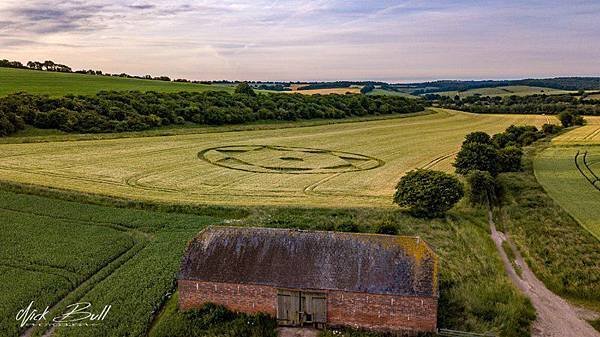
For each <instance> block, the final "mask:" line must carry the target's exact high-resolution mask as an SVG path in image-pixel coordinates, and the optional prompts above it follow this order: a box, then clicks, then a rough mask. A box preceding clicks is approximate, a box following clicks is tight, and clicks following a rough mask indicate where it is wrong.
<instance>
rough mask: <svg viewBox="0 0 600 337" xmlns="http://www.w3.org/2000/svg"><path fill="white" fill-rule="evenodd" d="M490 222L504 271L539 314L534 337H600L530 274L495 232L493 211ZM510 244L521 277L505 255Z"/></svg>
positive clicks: (514, 250) (510, 243)
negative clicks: (505, 249)
mask: <svg viewBox="0 0 600 337" xmlns="http://www.w3.org/2000/svg"><path fill="white" fill-rule="evenodd" d="M488 221H489V226H490V232H491V238H492V240H493V241H494V244H495V245H496V250H497V251H498V254H499V255H500V258H501V259H502V262H503V264H504V269H505V270H506V273H507V274H508V276H509V277H510V279H511V280H512V282H513V283H514V284H515V286H517V288H519V289H520V290H521V291H522V292H523V294H525V295H526V296H527V297H529V298H530V299H531V302H532V304H533V306H534V307H535V309H536V312H537V319H536V321H535V322H534V324H533V333H532V336H533V337H600V333H599V332H598V331H596V330H595V329H594V328H593V327H592V326H591V325H590V324H588V323H587V322H586V321H585V320H583V319H582V318H580V315H581V313H582V312H581V310H578V309H576V308H574V307H573V306H571V305H570V304H569V303H567V302H566V301H565V300H564V299H562V298H561V297H560V296H557V295H556V294H554V293H553V292H551V291H550V290H549V289H548V288H546V286H545V285H544V283H543V282H542V281H540V280H539V279H538V278H537V277H536V276H535V274H534V273H533V272H532V271H531V269H530V268H529V266H528V265H527V263H526V262H525V261H524V260H523V257H522V256H521V254H520V252H519V251H518V250H517V248H516V247H515V245H514V244H513V243H512V242H511V241H510V240H509V239H508V238H507V236H506V235H505V234H504V233H502V232H498V231H497V230H496V225H495V223H494V219H493V215H492V211H491V210H489V211H488ZM504 241H507V242H508V243H509V245H510V247H511V250H512V251H513V253H514V255H515V261H514V262H515V264H516V265H518V266H519V267H520V268H521V271H522V272H521V276H519V275H518V274H517V272H516V271H515V269H514V267H513V265H512V263H511V261H510V259H509V258H508V256H507V255H506V252H505V251H504V248H503V247H502V243H503V242H504Z"/></svg>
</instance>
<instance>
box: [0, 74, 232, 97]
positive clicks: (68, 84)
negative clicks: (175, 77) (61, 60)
mask: <svg viewBox="0 0 600 337" xmlns="http://www.w3.org/2000/svg"><path fill="white" fill-rule="evenodd" d="M102 90H118V91H124V90H139V91H157V92H179V91H208V90H224V91H233V86H224V85H215V84H196V83H185V82H169V81H157V80H144V79H135V78H123V77H113V76H99V75H85V74H77V73H61V72H51V71H37V70H27V69H15V68H0V96H5V95H8V94H12V93H16V92H20V91H24V92H28V93H35V94H48V95H50V96H64V95H69V94H73V95H94V94H96V93H97V92H99V91H102Z"/></svg>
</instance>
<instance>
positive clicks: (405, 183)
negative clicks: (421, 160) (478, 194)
mask: <svg viewBox="0 0 600 337" xmlns="http://www.w3.org/2000/svg"><path fill="white" fill-rule="evenodd" d="M463 195H464V189H463V184H462V183H461V182H460V181H459V180H458V179H457V178H456V177H454V176H452V175H450V174H447V173H444V172H440V171H433V170H423V169H419V170H414V171H410V172H408V173H407V174H406V175H405V176H404V177H402V179H400V182H398V185H397V186H396V193H395V194H394V202H395V203H396V204H398V205H400V206H405V207H409V208H410V210H411V211H412V212H413V213H414V214H416V215H418V216H427V217H434V216H440V215H442V214H443V213H444V212H446V211H447V210H449V209H450V208H452V206H454V205H455V204H456V203H457V202H458V201H459V200H460V199H461V198H462V197H463Z"/></svg>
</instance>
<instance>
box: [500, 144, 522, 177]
mask: <svg viewBox="0 0 600 337" xmlns="http://www.w3.org/2000/svg"><path fill="white" fill-rule="evenodd" d="M522 157H523V151H521V149H520V148H518V147H516V146H508V147H505V148H503V149H500V150H498V172H518V171H521V169H522V168H523V165H522V164H521V158H522Z"/></svg>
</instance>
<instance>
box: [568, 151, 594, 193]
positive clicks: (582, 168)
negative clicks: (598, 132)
mask: <svg viewBox="0 0 600 337" xmlns="http://www.w3.org/2000/svg"><path fill="white" fill-rule="evenodd" d="M587 155H588V152H587V151H586V152H584V153H583V155H581V152H580V151H579V150H578V151H577V153H576V154H575V158H574V159H575V166H576V167H577V170H578V171H579V173H580V174H581V175H582V176H583V177H584V178H585V179H586V180H587V181H588V182H589V183H590V184H591V185H592V186H593V187H594V188H595V189H597V190H598V191H600V178H598V176H597V175H596V173H594V171H593V170H592V169H591V167H590V164H589V163H588V161H587Z"/></svg>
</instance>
